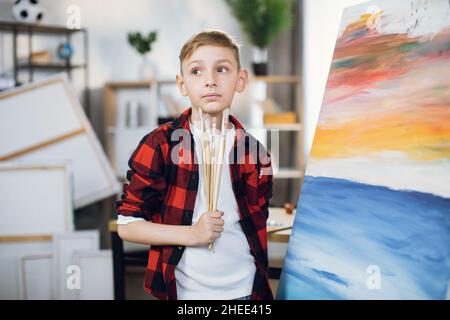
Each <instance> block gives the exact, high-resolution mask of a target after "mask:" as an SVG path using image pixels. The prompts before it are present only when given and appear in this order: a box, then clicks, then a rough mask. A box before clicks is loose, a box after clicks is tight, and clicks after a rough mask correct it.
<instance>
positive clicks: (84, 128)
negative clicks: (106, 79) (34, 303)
mask: <svg viewBox="0 0 450 320" xmlns="http://www.w3.org/2000/svg"><path fill="white" fill-rule="evenodd" d="M119 187H120V186H119V184H118V182H117V180H116V178H115V175H114V173H113V171H112V169H111V166H110V164H109V162H108V161H107V158H106V156H105V154H104V152H103V150H102V148H101V146H100V143H99V141H98V139H97V138H96V136H95V134H94V131H93V130H92V127H91V125H90V123H89V121H88V120H87V118H86V116H85V114H84V111H83V108H82V107H81V105H80V103H79V102H78V99H77V97H76V94H75V93H74V90H73V89H72V88H71V86H70V85H69V84H68V82H67V80H66V79H65V78H64V77H62V76H57V77H52V78H49V79H46V80H44V81H40V82H36V83H33V84H30V85H27V86H23V87H20V88H18V89H15V90H12V91H9V92H4V93H1V94H0V198H1V207H0V219H1V222H0V270H1V272H0V299H112V298H113V274H112V257H111V252H110V251H109V250H99V248H100V246H99V233H98V231H97V230H92V231H75V230H74V216H73V210H74V209H77V208H81V207H83V206H86V205H89V204H92V203H94V202H96V201H98V200H101V199H103V198H105V197H108V196H112V195H115V194H117V192H118V190H119Z"/></svg>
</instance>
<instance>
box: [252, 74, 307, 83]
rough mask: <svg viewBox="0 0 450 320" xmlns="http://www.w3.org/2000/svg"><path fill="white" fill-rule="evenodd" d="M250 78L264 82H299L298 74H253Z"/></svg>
mask: <svg viewBox="0 0 450 320" xmlns="http://www.w3.org/2000/svg"><path fill="white" fill-rule="evenodd" d="M251 80H253V81H262V82H266V83H295V84H297V83H300V77H298V76H255V77H253V78H251Z"/></svg>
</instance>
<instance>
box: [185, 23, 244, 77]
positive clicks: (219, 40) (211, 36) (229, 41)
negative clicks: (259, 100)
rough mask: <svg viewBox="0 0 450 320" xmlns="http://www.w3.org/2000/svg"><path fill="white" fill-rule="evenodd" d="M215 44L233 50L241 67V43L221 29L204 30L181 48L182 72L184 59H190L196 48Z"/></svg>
mask: <svg viewBox="0 0 450 320" xmlns="http://www.w3.org/2000/svg"><path fill="white" fill-rule="evenodd" d="M205 45H213V46H219V47H225V48H229V49H231V50H233V53H234V56H235V58H236V61H237V63H238V69H240V68H241V61H240V59H239V44H238V43H237V42H236V41H235V40H234V39H233V38H232V37H230V36H229V35H228V34H227V33H225V32H223V31H220V30H204V31H202V32H199V33H197V34H194V35H193V36H192V37H191V38H190V39H189V40H188V41H186V43H185V44H184V45H183V48H181V52H180V57H179V58H180V72H181V71H182V70H181V64H182V63H183V61H184V60H186V59H189V58H190V57H191V56H192V54H193V53H194V51H195V50H197V49H198V48H199V47H201V46H205Z"/></svg>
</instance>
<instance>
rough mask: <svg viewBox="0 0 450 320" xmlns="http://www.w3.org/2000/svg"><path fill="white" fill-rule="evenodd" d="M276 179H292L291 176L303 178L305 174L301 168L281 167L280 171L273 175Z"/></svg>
mask: <svg viewBox="0 0 450 320" xmlns="http://www.w3.org/2000/svg"><path fill="white" fill-rule="evenodd" d="M273 177H274V178H275V179H291V178H298V179H300V178H302V177H303V174H302V172H301V170H298V169H296V168H279V169H278V171H276V173H275V174H274V175H273Z"/></svg>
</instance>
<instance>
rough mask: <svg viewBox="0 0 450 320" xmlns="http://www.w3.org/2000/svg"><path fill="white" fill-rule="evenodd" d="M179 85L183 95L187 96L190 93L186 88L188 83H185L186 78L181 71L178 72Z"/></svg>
mask: <svg viewBox="0 0 450 320" xmlns="http://www.w3.org/2000/svg"><path fill="white" fill-rule="evenodd" d="M177 86H178V90H180V93H181V95H182V96H184V97H186V96H187V95H188V91H187V89H186V85H185V83H184V78H183V75H182V74H181V73H178V74H177Z"/></svg>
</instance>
